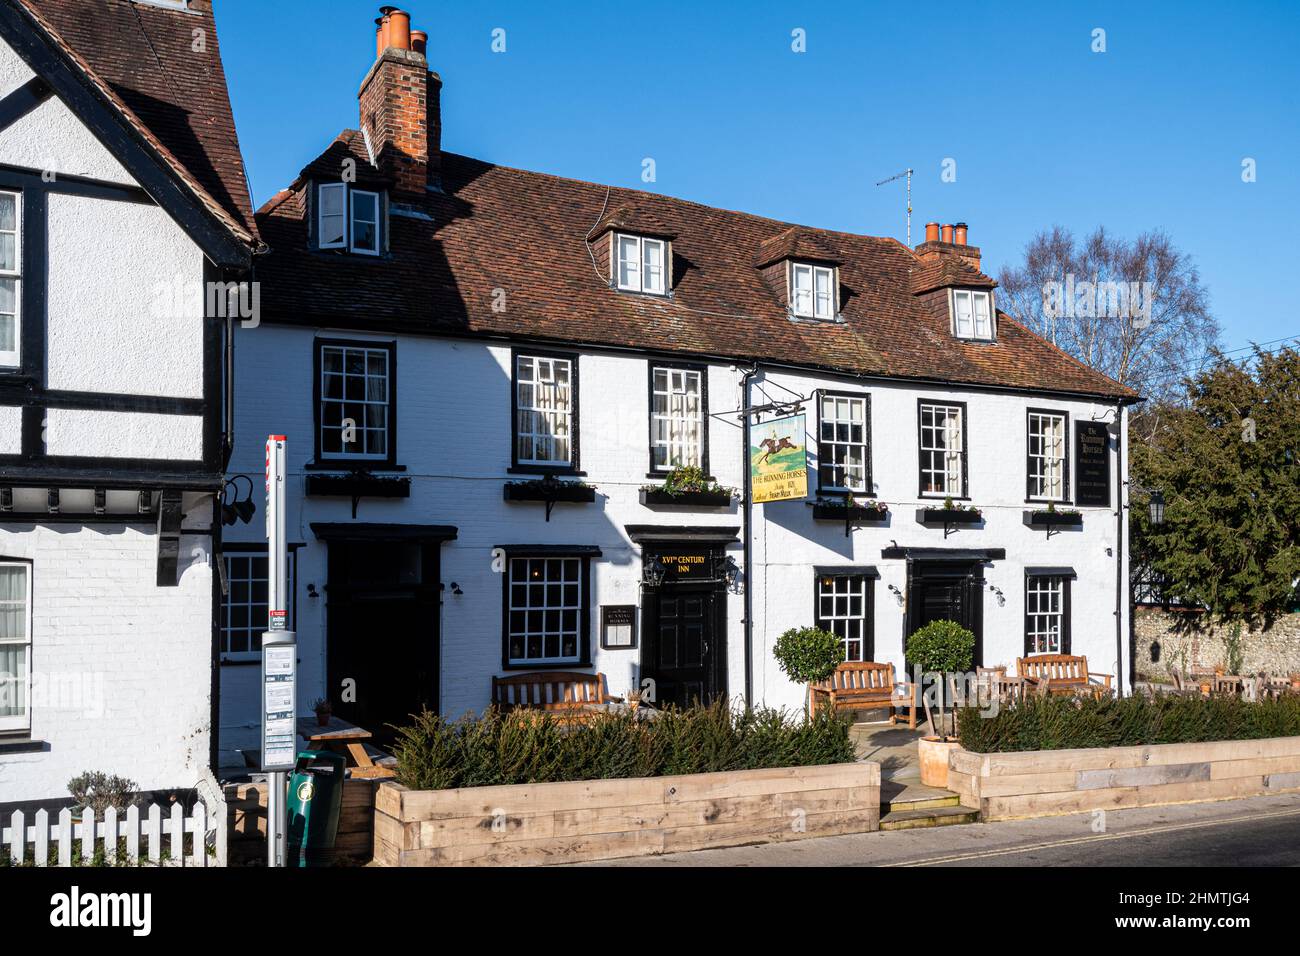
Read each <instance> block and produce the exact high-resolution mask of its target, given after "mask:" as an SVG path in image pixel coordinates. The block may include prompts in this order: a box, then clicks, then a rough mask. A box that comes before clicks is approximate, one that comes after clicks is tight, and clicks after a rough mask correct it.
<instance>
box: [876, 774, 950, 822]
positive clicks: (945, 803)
mask: <svg viewBox="0 0 1300 956" xmlns="http://www.w3.org/2000/svg"><path fill="white" fill-rule="evenodd" d="M960 802H961V798H959V797H958V796H957V794H955V793H953V792H952V791H951V790H943V789H941V788H939V787H927V786H925V784H923V783H921V781H920V780H911V779H909V780H899V779H897V778H895V779H887V780H882V781H880V812H881V814H882V815H883V814H886V813H889V812H890V811H891V810H897V811H900V812H906V811H909V810H930V809H934V808H938V807H955V806H957V805H958V804H959V803H960Z"/></svg>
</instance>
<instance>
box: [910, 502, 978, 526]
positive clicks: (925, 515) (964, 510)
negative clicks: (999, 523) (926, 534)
mask: <svg viewBox="0 0 1300 956" xmlns="http://www.w3.org/2000/svg"><path fill="white" fill-rule="evenodd" d="M916 520H917V521H919V522H920V523H921V524H941V525H944V526H945V527H947V526H948V525H955V524H979V523H980V522H981V521H983V520H984V512H982V511H980V510H979V509H978V508H976V507H973V506H971V505H963V504H961V503H959V502H956V501H953V500H952V499H951V498H945V499H943V505H942V506H940V507H938V508H920V509H918V510H917V512H916Z"/></svg>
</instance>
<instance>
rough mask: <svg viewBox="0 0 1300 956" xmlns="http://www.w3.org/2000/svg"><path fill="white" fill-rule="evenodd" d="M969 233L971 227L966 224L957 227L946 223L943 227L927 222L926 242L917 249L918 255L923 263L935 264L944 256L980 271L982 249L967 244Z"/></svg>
mask: <svg viewBox="0 0 1300 956" xmlns="http://www.w3.org/2000/svg"><path fill="white" fill-rule="evenodd" d="M968 231H969V227H967V225H966V223H964V222H959V223H956V224H955V225H954V224H950V223H945V224H944V225H942V226H940V225H939V223H937V222H927V223H926V224H925V242H923V243H921V244H920V245H919V246H917V247H916V254H917V255H918V256H919V257H920V259H921V261H922V262H933V261H934V260H935V259H938V258H941V257H943V256H952V257H954V258H957V259H961V260H962V261H963V262H965V263H966V264H967V265H969V266H971V267H973V268H975V269H979V267H980V249H979V246H972V245H969V244H968V243H967V241H966V240H967V234H968Z"/></svg>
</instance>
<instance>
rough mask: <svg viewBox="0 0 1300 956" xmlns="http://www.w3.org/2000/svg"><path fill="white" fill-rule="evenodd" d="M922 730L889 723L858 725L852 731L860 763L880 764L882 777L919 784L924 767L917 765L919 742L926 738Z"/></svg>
mask: <svg viewBox="0 0 1300 956" xmlns="http://www.w3.org/2000/svg"><path fill="white" fill-rule="evenodd" d="M924 734H925V731H924V730H923V729H922V728H921V727H917V729H916V730H908V729H907V728H906V727H904V726H901V725H898V724H894V725H890V724H889V723H887V722H873V723H859V724H854V725H853V727H852V728H851V729H850V730H849V735H850V737H851V738H852V739H853V744H854V746H855V747H856V748H857V751H858V759H859V760H870V761H873V762H875V763H878V764H880V776H881V777H882V778H886V779H897V780H900V781H904V780H905V781H908V782H911V781H919V780H920V779H921V768H920V766H919V765H918V764H917V756H916V741H917V740H918V739H919V738H921V737H922V736H924Z"/></svg>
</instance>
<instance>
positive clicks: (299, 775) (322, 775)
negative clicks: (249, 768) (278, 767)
mask: <svg viewBox="0 0 1300 956" xmlns="http://www.w3.org/2000/svg"><path fill="white" fill-rule="evenodd" d="M346 766H347V761H346V760H345V759H344V757H343V755H342V754H336V753H330V752H329V751H323V750H303V751H301V752H299V754H298V761H297V763H295V764H294V765H293V774H292V775H291V776H290V777H289V808H288V809H289V813H288V816H289V859H288V860H287V861H286V865H288V866H291V867H298V866H325V865H328V864H329V862H330V851H332V850H333V849H334V838H335V836H336V835H337V834H338V830H339V809H340V808H341V807H342V806H343V777H344V768H345V767H346Z"/></svg>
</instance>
